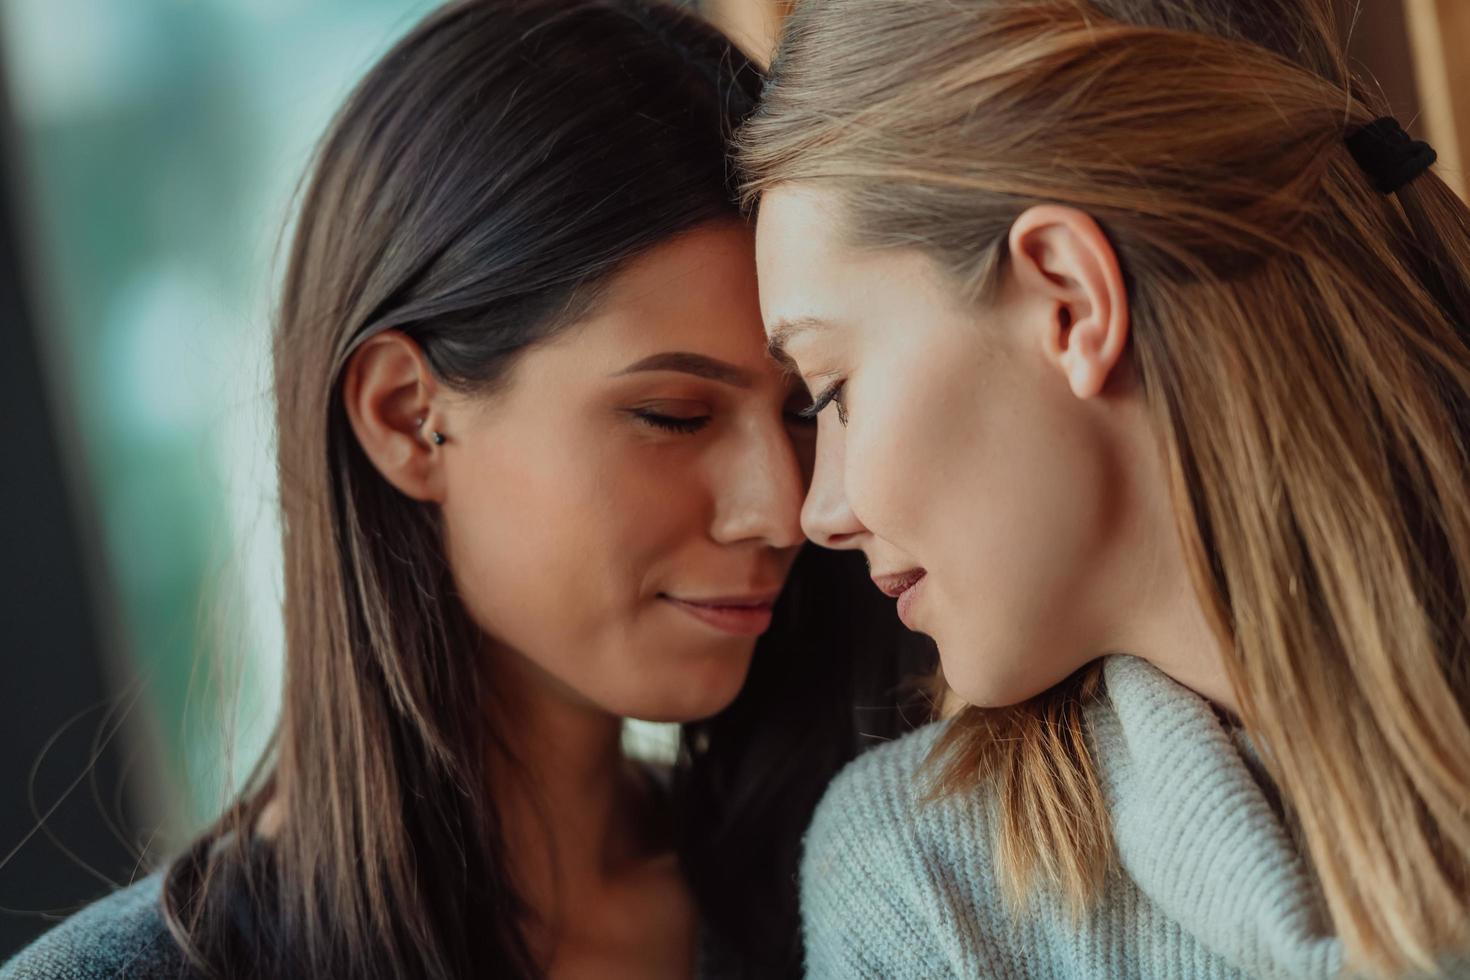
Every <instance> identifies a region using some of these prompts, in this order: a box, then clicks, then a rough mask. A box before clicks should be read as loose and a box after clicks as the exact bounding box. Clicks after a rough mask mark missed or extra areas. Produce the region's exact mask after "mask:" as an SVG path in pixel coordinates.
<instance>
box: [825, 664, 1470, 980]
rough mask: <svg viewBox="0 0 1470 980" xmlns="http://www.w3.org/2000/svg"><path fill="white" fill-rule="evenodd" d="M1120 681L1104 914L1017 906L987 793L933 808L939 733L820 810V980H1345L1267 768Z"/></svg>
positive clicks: (1184, 694) (1200, 719)
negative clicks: (931, 771)
mask: <svg viewBox="0 0 1470 980" xmlns="http://www.w3.org/2000/svg"><path fill="white" fill-rule="evenodd" d="M1103 670H1104V677H1105V679H1106V690H1107V695H1106V696H1105V697H1102V698H1099V700H1098V701H1097V702H1096V703H1095V704H1094V705H1092V706H1091V707H1090V708H1089V709H1088V716H1087V724H1088V734H1089V737H1090V740H1091V742H1092V745H1093V749H1094V752H1095V758H1096V760H1097V763H1098V766H1099V768H1100V770H1101V775H1102V783H1103V790H1104V794H1105V796H1106V798H1107V801H1108V805H1109V810H1110V813H1111V816H1112V822H1113V833H1114V837H1115V841H1116V852H1117V860H1116V861H1115V863H1114V868H1113V870H1112V872H1110V874H1109V876H1108V880H1107V884H1106V887H1105V891H1104V892H1103V895H1102V899H1101V901H1100V902H1099V903H1098V904H1097V905H1096V906H1095V907H1094V908H1093V909H1091V910H1090V911H1089V912H1088V913H1087V914H1086V915H1085V916H1084V917H1083V918H1082V919H1081V920H1074V919H1073V918H1072V917H1071V916H1069V914H1068V911H1067V908H1066V904H1065V902H1064V901H1063V899H1062V897H1061V896H1060V895H1059V894H1057V893H1056V892H1055V891H1054V890H1050V889H1044V888H1039V889H1037V890H1036V893H1035V894H1033V895H1032V896H1031V898H1030V901H1029V904H1028V906H1027V907H1025V908H1022V909H1019V910H1015V911H1014V912H1013V911H1012V910H1010V909H1009V908H1008V907H1007V905H1006V903H1005V902H1004V900H1003V898H1002V895H1001V886H1000V883H999V881H998V879H997V876H996V874H995V870H994V869H995V867H996V862H995V850H994V842H993V837H992V816H993V800H992V799H990V798H988V797H987V795H986V791H985V788H984V787H983V786H982V787H979V788H977V789H976V790H975V791H973V792H972V793H968V794H961V795H958V796H951V797H947V798H944V799H941V800H939V801H937V802H934V803H932V804H925V803H923V801H922V800H921V797H922V796H923V794H924V792H925V791H926V790H927V788H928V786H929V785H930V783H929V780H928V779H927V778H925V776H924V774H923V773H921V769H922V768H923V764H924V762H925V760H926V758H927V757H928V755H929V752H930V750H931V748H932V747H933V746H934V744H935V740H936V739H937V738H938V737H939V735H940V734H941V733H942V732H943V730H944V725H945V723H943V722H940V723H936V724H934V725H930V726H927V727H925V728H922V729H920V730H918V731H916V732H914V733H912V734H910V735H908V736H905V737H904V738H902V739H899V740H898V741H895V742H893V743H890V744H888V745H885V746H882V747H879V748H876V749H873V750H872V751H870V752H868V753H866V754H864V755H863V756H861V757H859V758H858V759H857V760H856V761H855V762H854V763H852V764H851V765H850V766H849V767H848V768H847V769H846V770H844V771H843V773H842V774H841V775H840V776H838V778H837V780H836V781H835V782H834V783H833V785H832V787H831V788H830V789H829V791H828V792H827V795H826V797H825V798H824V799H823V801H822V803H821V805H820V806H819V807H818V809H817V812H816V815H815V818H814V820H813V823H812V827H811V829H810V831H809V832H808V834H807V839H806V851H805V855H804V859H803V864H802V882H801V883H802V918H803V925H804V929H805V939H806V944H807V975H808V976H809V977H811V978H815V980H862V978H877V977H883V978H910V977H913V978H924V980H942V978H947V977H952V978H961V977H964V978H969V977H997V978H1000V977H1004V978H1051V977H1057V978H1069V980H1078V978H1094V977H1096V978H1109V980H1119V978H1129V977H1140V978H1143V977H1146V978H1151V980H1174V978H1180V980H1183V978H1199V980H1208V978H1222V980H1223V978H1236V977H1262V978H1278V977H1279V978H1323V980H1326V978H1330V977H1337V976H1340V975H1341V970H1342V948H1341V944H1340V943H1339V942H1338V941H1337V940H1336V939H1334V938H1333V937H1331V936H1330V935H1328V934H1327V930H1326V928H1325V926H1324V922H1325V915H1324V914H1323V911H1322V907H1321V901H1320V897H1319V894H1318V890H1317V888H1316V886H1315V883H1314V879H1313V877H1312V874H1311V872H1310V871H1309V870H1308V868H1307V866H1306V865H1305V863H1304V861H1303V860H1302V857H1301V855H1300V854H1299V853H1298V851H1297V850H1296V848H1295V846H1294V845H1293V843H1292V841H1291V839H1290V836H1289V835H1288V833H1287V832H1286V830H1285V828H1284V826H1283V824H1282V821H1281V819H1280V816H1279V814H1278V812H1277V811H1276V809H1274V808H1273V805H1272V804H1273V800H1274V799H1275V797H1274V793H1273V792H1272V791H1271V788H1270V786H1269V784H1266V783H1264V778H1265V777H1264V774H1263V773H1262V772H1261V771H1260V770H1259V768H1258V766H1257V765H1256V761H1255V760H1254V759H1253V758H1252V757H1251V754H1250V752H1249V751H1242V745H1241V744H1239V743H1238V742H1237V740H1236V738H1234V737H1233V736H1232V734H1231V733H1230V732H1229V731H1227V730H1226V728H1225V727H1224V726H1222V725H1221V723H1220V721H1219V720H1218V719H1217V717H1216V716H1215V713H1214V711H1213V710H1212V709H1211V707H1210V706H1209V704H1208V703H1207V702H1206V701H1204V700H1203V699H1202V698H1200V697H1198V696H1197V695H1195V694H1194V693H1192V692H1190V691H1188V690H1187V689H1185V688H1183V687H1181V686H1179V685H1178V684H1176V683H1174V682H1173V681H1172V680H1170V679H1169V678H1168V677H1167V676H1165V675H1164V674H1163V673H1161V672H1160V671H1158V670H1157V669H1155V668H1153V667H1152V666H1150V665H1148V664H1147V663H1145V662H1144V661H1142V660H1138V659H1135V658H1132V657H1112V658H1109V659H1108V660H1107V662H1106V663H1105V664H1104V667H1103ZM1452 975H1453V976H1466V975H1467V974H1466V973H1465V972H1464V971H1463V970H1456V971H1454V972H1453V973H1452Z"/></svg>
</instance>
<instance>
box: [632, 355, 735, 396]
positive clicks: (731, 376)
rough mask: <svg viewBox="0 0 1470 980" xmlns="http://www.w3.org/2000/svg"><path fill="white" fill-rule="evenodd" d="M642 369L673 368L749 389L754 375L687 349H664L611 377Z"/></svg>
mask: <svg viewBox="0 0 1470 980" xmlns="http://www.w3.org/2000/svg"><path fill="white" fill-rule="evenodd" d="M646 371H676V372H678V373H679V374H692V375H694V376H695V377H696V378H705V379H707V380H709V381H718V382H719V383H720V384H727V385H731V386H733V387H736V388H750V387H753V386H754V384H755V379H754V376H753V375H752V374H751V372H749V371H747V370H746V369H745V368H742V367H736V366H735V365H734V364H730V363H728V362H726V361H721V360H717V359H716V358H713V357H708V356H706V355H704V354H695V353H691V352H690V351H667V352H665V353H663V354H654V355H652V356H651V357H645V358H644V359H643V360H641V361H638V362H636V363H634V364H630V365H628V366H627V367H625V368H623V370H621V371H619V372H618V373H617V374H615V375H613V377H618V378H620V377H623V376H624V375H628V374H642V373H643V372H646Z"/></svg>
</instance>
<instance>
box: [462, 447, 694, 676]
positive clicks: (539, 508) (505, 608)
mask: <svg viewBox="0 0 1470 980" xmlns="http://www.w3.org/2000/svg"><path fill="white" fill-rule="evenodd" d="M469 452H470V449H469V448H468V447H467V448H466V455H468V453H469ZM459 462H460V465H459V466H458V467H457V468H456V470H455V471H454V472H453V473H452V474H451V478H450V479H451V485H450V490H449V495H448V500H447V501H446V504H445V507H444V519H445V533H446V546H447V549H448V552H449V555H450V562H451V566H452V568H453V569H454V573H455V578H456V581H457V583H458V585H459V588H460V590H461V594H462V595H463V596H464V600H465V602H466V605H467V606H468V607H469V608H470V610H471V612H472V614H473V615H474V616H475V619H476V621H477V622H479V623H480V625H481V627H482V628H484V629H485V630H486V632H487V633H489V634H491V635H492V636H494V637H495V638H496V639H497V640H499V641H500V642H502V643H504V644H505V645H507V646H510V647H512V648H514V649H516V650H518V651H520V652H522V653H524V654H526V655H527V656H531V657H533V658H539V657H541V656H543V655H545V656H550V655H552V654H553V652H555V651H565V650H568V649H580V650H588V649H597V648H599V647H604V646H606V645H607V644H608V643H610V642H611V641H612V639H613V638H614V637H616V636H617V635H619V634H621V633H624V632H626V631H627V629H628V628H629V626H630V623H631V622H632V620H633V619H634V618H635V617H636V615H637V613H638V606H639V602H640V599H642V598H643V596H642V590H643V589H644V588H645V586H646V585H647V584H648V579H649V576H650V574H651V573H652V571H653V570H654V569H655V568H656V566H657V564H658V562H659V559H660V556H662V555H664V554H666V553H667V552H668V551H669V550H670V549H671V548H673V547H676V546H677V540H678V538H679V537H680V535H681V533H682V532H681V528H682V527H683V525H684V523H685V522H684V521H683V519H682V518H683V516H684V515H682V514H681V513H680V511H679V503H680V500H681V499H682V498H681V496H680V495H678V494H677V493H671V492H670V491H669V489H668V488H667V487H661V486H658V485H657V484H656V477H657V474H658V469H657V467H648V466H646V465H645V466H637V465H633V464H634V463H635V462H636V461H635V460H634V459H633V458H632V457H631V456H630V454H628V453H621V454H619V453H616V452H612V451H611V450H610V449H609V448H608V447H607V446H606V445H605V444H604V445H602V446H598V445H586V446H580V447H578V446H573V445H570V444H569V441H568V440H567V438H566V437H565V434H563V435H562V438H561V439H560V440H557V439H554V438H551V437H550V434H547V436H546V437H544V438H539V439H538V438H517V437H511V438H508V439H507V438H502V439H500V440H498V441H497V442H496V445H495V446H494V448H493V449H485V450H483V451H482V452H481V453H479V454H478V456H477V457H476V458H466V459H463V460H461V461H459Z"/></svg>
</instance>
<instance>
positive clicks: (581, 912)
mask: <svg viewBox="0 0 1470 980" xmlns="http://www.w3.org/2000/svg"><path fill="white" fill-rule="evenodd" d="M757 83H758V76H757V73H756V72H755V71H754V70H753V69H751V68H750V67H749V65H748V64H747V63H746V62H745V61H744V59H742V58H741V57H740V56H739V55H738V54H737V52H735V51H734V50H733V49H732V48H731V47H730V45H729V44H728V43H727V42H726V41H725V40H724V39H723V38H721V37H720V36H719V35H718V34H717V33H715V32H714V31H713V30H712V29H710V28H709V27H707V26H705V25H704V24H702V23H701V22H699V21H698V20H696V19H695V18H693V17H692V16H690V15H688V14H685V13H683V12H681V11H679V10H677V9H675V8H674V7H672V6H664V5H661V4H655V3H649V2H640V0H495V2H488V0H474V2H460V3H455V4H452V5H450V6H447V7H445V8H442V9H441V10H439V11H438V12H436V13H434V14H433V15H432V16H430V17H429V18H428V19H427V20H426V21H424V22H423V23H422V24H420V25H419V26H418V27H416V28H415V29H414V30H413V31H412V32H411V33H410V34H409V35H408V36H407V37H406V38H405V39H404V40H402V41H401V42H400V43H399V44H398V45H397V46H396V47H395V48H394V49H393V50H392V51H391V52H390V53H389V54H388V55H387V56H386V57H384V58H383V60H382V61H381V62H379V63H378V64H377V65H376V66H375V67H374V68H373V69H372V70H371V71H370V72H369V73H368V75H367V77H366V78H365V79H364V80H363V82H362V83H361V84H360V85H359V86H358V88H357V89H356V91H355V92H354V93H353V95H352V96H351V97H350V99H349V101H348V103H347V105H346V106H345V108H344V109H343V110H342V112H341V113H340V115H339V116H338V118H337V119H336V121H335V123H334V124H333V126H332V128H331V131H330V132H329V134H328V135H327V137H326V139H325V141H324V142H323V144H322V146H321V148H320V151H319V156H318V159H317V160H316V163H315V169H314V174H313V177H312V179H311V181H310V184H309V186H308V188H307V190H306V193H305V197H304V200H303V204H302V212H301V217H300V222H299V226H298V229H297V231H296V237H295V241H294V245H293V248H292V252H291V257H290V263H289V268H288V271H287V275H286V281H285V284H284V292H283V295H282V299H281V304H280V310H279V320H278V324H277V328H276V336H275V379H276V398H277V421H278V429H279V476H280V492H281V507H282V517H283V524H284V553H285V563H286V565H285V583H286V592H285V595H286V602H285V617H286V631H287V669H286V684H285V691H284V704H283V710H282V715H281V719H280V725H279V730H278V732H277V735H276V738H275V742H274V745H273V748H272V751H271V752H270V754H269V755H268V756H267V758H266V759H265V760H264V761H263V762H262V763H261V766H260V768H259V770H258V776H257V778H256V779H255V780H254V781H253V782H252V784H251V785H250V787H249V788H248V789H247V791H246V792H245V793H244V794H243V795H242V796H241V798H240V800H239V802H238V803H237V804H236V805H235V806H234V807H232V808H231V809H230V810H229V812H227V813H226V814H225V815H224V816H223V817H222V818H221V819H220V820H219V821H218V822H217V823H216V824H215V825H214V826H213V827H212V828H210V829H209V830H208V831H207V832H206V833H205V834H204V835H203V836H202V837H201V839H200V840H199V841H198V842H197V844H196V845H195V846H194V847H193V848H192V849H191V850H190V851H189V852H188V853H187V854H185V855H184V856H183V857H181V858H180V859H178V860H176V861H175V862H173V864H172V865H171V866H170V867H169V868H168V869H167V871H166V872H164V873H162V874H161V875H158V876H155V877H153V878H150V879H147V880H145V881H143V882H141V883H139V884H138V885H135V886H134V887H132V888H130V889H127V890H125V891H122V892H120V893H118V894H117V895H114V896H112V897H111V898H109V899H106V900H104V901H102V902H101V903H99V904H97V905H94V906H92V907H91V908H90V909H88V910H86V911H84V912H82V913H81V914H79V915H78V916H76V917H74V918H73V919H72V920H70V921H69V922H68V923H66V924H64V925H62V926H61V927H60V928H58V929H57V930H56V931H54V932H53V933H51V934H50V935H49V936H47V937H45V938H43V939H42V940H41V941H40V942H39V943H38V944H37V945H36V946H34V947H32V948H31V950H29V951H27V952H26V953H23V954H22V955H21V956H20V957H19V958H18V959H17V960H15V961H13V962H12V963H11V964H10V965H9V966H8V967H7V968H6V969H5V970H4V971H3V975H4V976H5V977H7V978H8V977H37V976H48V977H50V976H76V977H82V976H116V975H125V976H145V977H160V976H177V975H181V974H190V975H204V976H217V977H245V976H249V977H260V976H269V977H307V976H310V977H355V978H363V977H370V978H376V977H382V978H387V977H438V978H449V977H496V978H507V977H509V978H531V977H557V978H561V977H566V978H571V977H597V978H618V977H630V978H631V977H638V978H654V977H677V978H687V977H691V976H696V975H703V976H752V977H756V976H759V977H777V976H782V975H791V974H794V973H796V972H797V971H798V970H799V945H798V943H797V940H796V915H795V885H794V881H793V879H794V871H795V863H796V852H797V847H798V839H799V834H800V832H801V829H802V828H803V826H804V825H805V823H806V821H807V819H808V818H809V816H810V813H811V810H812V807H813V804H814V801H815V799H816V798H817V797H818V796H819V795H820V793H821V790H822V788H823V785H824V784H825V782H826V779H827V777H828V776H829V775H830V774H831V773H832V772H833V771H835V769H836V768H837V767H838V766H840V765H841V764H842V762H844V761H845V760H846V759H847V758H848V757H850V756H851V754H852V752H853V750H854V743H855V741H856V734H855V732H856V726H855V723H854V719H853V710H852V707H851V706H852V705H853V704H855V703H858V702H857V700H856V699H857V698H858V697H859V696H860V691H861V690H862V689H864V688H872V689H873V690H875V691H882V690H883V689H884V688H885V687H888V686H891V685H889V683H888V681H887V680H886V679H885V678H884V677H882V676H881V673H882V671H883V670H885V669H886V670H889V671H892V670H893V666H892V665H893V664H894V661H893V659H892V657H891V652H892V649H891V646H890V645H889V643H888V641H887V639H886V636H889V635H891V632H886V631H887V630H891V629H892V627H891V626H890V618H891V617H890V616H889V615H888V614H887V610H885V609H881V608H880V609H876V610H875V609H871V608H870V607H865V606H863V605H862V603H863V602H865V601H867V600H865V599H864V598H863V597H864V596H866V595H867V594H868V593H867V590H866V589H864V588H862V586H863V585H865V583H863V582H862V578H863V575H862V570H861V566H858V568H856V569H854V568H852V567H851V566H849V565H845V564H841V563H840V559H839V558H838V556H833V555H821V554H815V553H814V554H810V555H806V554H803V555H801V556H800V557H798V555H799V549H800V547H801V543H802V536H801V531H800V526H799V521H798V511H799V508H800V504H801V498H802V494H803V490H804V482H805V474H806V472H808V471H809V465H810V462H809V453H810V446H811V436H810V432H809V430H808V429H807V428H805V427H804V426H803V425H802V424H801V422H800V420H798V419H797V418H796V411H795V410H797V409H800V408H801V407H802V405H801V400H800V398H799V396H796V395H794V393H793V385H792V382H791V380H790V379H789V378H788V377H786V376H785V375H783V373H782V372H781V371H779V370H778V369H776V368H775V367H773V365H772V362H771V361H770V360H769V359H768V357H767V356H766V353H765V338H764V336H763V334H762V330H761V324H760V317H759V308H758V303H757V299H756V289H755V279H754V254H753V241H752V236H751V231H750V229H749V228H748V227H747V226H746V225H745V224H743V223H742V222H741V221H740V219H739V215H738V212H737V210H736V209H735V207H734V206H733V205H732V203H731V194H730V190H729V188H728V186H727V184H726V164H725V152H726V143H725V140H726V137H727V135H728V133H729V132H730V130H731V129H732V128H733V125H734V124H736V123H738V122H739V121H740V119H741V117H742V116H743V114H744V113H745V112H746V110H747V109H748V108H749V107H750V105H751V104H752V102H753V98H754V95H755V92H756V86H757ZM793 399H795V400H793ZM848 585H851V586H852V590H851V592H849V591H848V590H847V586H848ZM778 596H779V601H778ZM859 637H861V638H863V639H864V641H866V642H867V643H868V644H869V646H870V647H872V648H874V649H883V648H885V647H886V648H887V649H883V653H884V654H885V656H884V657H882V658H873V660H872V661H871V662H872V663H873V664H875V665H877V664H880V663H881V664H888V665H889V666H888V667H886V668H884V667H878V666H874V667H872V668H871V669H870V668H867V667H865V666H863V665H864V664H865V663H867V661H866V660H865V659H864V658H863V657H861V656H858V657H854V656H853V654H854V651H856V650H857V649H858V643H857V639H858V638H859ZM758 638H759V639H758ZM864 700H865V701H866V700H867V699H864ZM867 703H872V702H871V701H867ZM627 717H637V718H643V719H651V720H659V721H677V722H683V723H685V729H684V737H683V746H682V750H681V753H680V758H679V762H678V763H677V764H676V765H675V766H674V767H673V768H672V770H671V771H669V772H662V773H660V772H656V771H654V770H651V769H649V768H648V767H646V766H641V765H638V764H636V763H633V762H631V761H629V760H628V759H626V758H625V757H624V755H623V753H622V752H621V749H620V731H621V727H622V722H623V719H624V718H627ZM862 721H863V728H864V730H865V731H867V732H870V733H885V732H886V731H891V729H892V728H893V727H894V726H895V724H896V722H895V721H894V717H893V715H892V714H884V713H882V712H880V713H878V715H877V716H874V717H868V718H864V719H863V720H862Z"/></svg>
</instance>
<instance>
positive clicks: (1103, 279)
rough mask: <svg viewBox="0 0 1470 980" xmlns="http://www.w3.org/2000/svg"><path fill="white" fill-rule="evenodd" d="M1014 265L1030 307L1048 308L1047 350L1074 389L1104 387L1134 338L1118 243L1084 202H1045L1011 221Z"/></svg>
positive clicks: (1087, 392)
mask: <svg viewBox="0 0 1470 980" xmlns="http://www.w3.org/2000/svg"><path fill="white" fill-rule="evenodd" d="M1008 244H1009V246H1010V268H1011V274H1012V275H1013V276H1014V277H1015V284H1016V285H1017V286H1019V287H1020V288H1021V290H1022V291H1023V293H1024V294H1025V297H1026V300H1027V302H1026V304H1025V306H1026V307H1027V308H1028V309H1042V310H1044V311H1046V312H1045V314H1044V316H1045V319H1044V320H1043V321H1042V323H1041V329H1042V331H1043V335H1042V344H1043V349H1044V352H1045V354H1046V356H1047V358H1048V360H1050V361H1051V362H1052V363H1053V364H1054V365H1055V366H1056V367H1057V369H1058V370H1060V371H1061V372H1062V374H1063V375H1064V376H1065V377H1066V379H1067V384H1068V385H1069V386H1070V387H1071V389H1072V394H1074V395H1075V396H1077V397H1078V398H1092V397H1095V396H1096V395H1098V394H1100V393H1101V392H1102V390H1103V388H1104V386H1105V385H1106V384H1107V381H1108V378H1109V377H1111V376H1112V374H1113V370H1114V368H1116V367H1117V365H1118V362H1119V361H1120V360H1121V359H1122V357H1123V352H1124V351H1125V350H1126V349H1127V346H1128V331H1129V326H1130V324H1129V315H1128V314H1129V311H1128V293H1127V290H1126V288H1125V286H1124V283H1123V272H1122V269H1121V268H1120V267H1119V265H1118V256H1117V253H1116V252H1114V251H1113V246H1112V243H1110V242H1109V241H1108V237H1107V235H1106V234H1104V233H1103V230H1102V228H1100V227H1099V226H1098V224H1097V222H1096V221H1094V220H1093V219H1092V217H1091V216H1090V215H1088V214H1087V213H1086V212H1083V211H1079V210H1077V209H1076V208H1068V207H1061V206H1059V205H1052V204H1042V205H1037V206H1035V207H1032V208H1029V209H1027V210H1026V211H1025V212H1024V213H1022V215H1021V216H1020V217H1019V218H1017V219H1016V221H1015V223H1014V224H1012V225H1011V231H1010V238H1009V243H1008Z"/></svg>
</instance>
